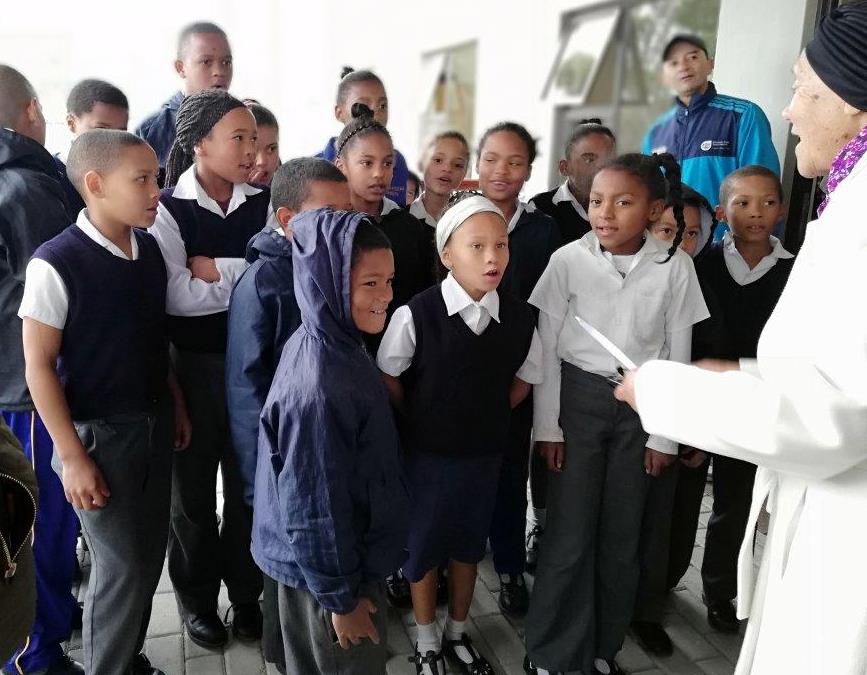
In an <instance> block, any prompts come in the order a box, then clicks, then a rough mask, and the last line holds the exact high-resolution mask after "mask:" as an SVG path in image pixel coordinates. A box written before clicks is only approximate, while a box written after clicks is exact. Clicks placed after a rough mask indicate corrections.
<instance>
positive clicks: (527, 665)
mask: <svg viewBox="0 0 867 675" xmlns="http://www.w3.org/2000/svg"><path fill="white" fill-rule="evenodd" d="M524 672H525V673H527V675H539V669H538V668H536V666H534V665H533V662H532V661H530V655H529V654H527V655H526V656H525V657H524ZM548 672H549V673H550V675H563V673H562V672H561V671H559V670H549V671H548Z"/></svg>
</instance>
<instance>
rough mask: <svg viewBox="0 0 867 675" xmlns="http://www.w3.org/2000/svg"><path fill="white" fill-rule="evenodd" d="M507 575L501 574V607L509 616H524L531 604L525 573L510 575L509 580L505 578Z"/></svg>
mask: <svg viewBox="0 0 867 675" xmlns="http://www.w3.org/2000/svg"><path fill="white" fill-rule="evenodd" d="M505 576H506V575H501V576H500V600H499V603H500V609H502V610H503V612H505V613H506V614H508V615H509V616H513V617H522V616H524V615H525V614H526V613H527V608H528V607H529V606H530V595H529V593H527V584H526V582H525V581H524V575H523V574H515V575H509V580H508V581H504V580H503V579H504V577H505Z"/></svg>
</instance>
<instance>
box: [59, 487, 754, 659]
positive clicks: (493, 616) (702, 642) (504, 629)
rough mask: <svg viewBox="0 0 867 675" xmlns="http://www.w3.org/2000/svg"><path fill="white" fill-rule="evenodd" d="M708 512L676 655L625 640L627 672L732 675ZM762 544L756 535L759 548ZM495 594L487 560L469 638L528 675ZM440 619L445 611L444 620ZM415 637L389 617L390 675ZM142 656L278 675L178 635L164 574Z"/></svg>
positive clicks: (254, 655)
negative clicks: (713, 592)
mask: <svg viewBox="0 0 867 675" xmlns="http://www.w3.org/2000/svg"><path fill="white" fill-rule="evenodd" d="M709 512H710V500H709V499H708V497H707V495H706V496H705V499H704V502H703V504H702V514H701V516H700V522H699V528H700V529H699V532H698V537H697V545H696V548H695V551H694V553H693V558H692V565H691V566H690V568H689V571H688V572H687V574H686V576H685V577H684V579H683V581H682V582H681V585H680V586H679V587H678V588H676V589H675V591H674V592H673V593H672V594H671V597H670V599H669V604H668V609H667V611H666V614H665V620H664V625H665V626H666V629H667V631H668V634H669V635H670V636H671V639H672V641H673V642H674V644H675V652H674V654H673V655H672V656H670V657H668V658H657V657H653V656H650V655H649V654H647V653H646V652H645V651H644V650H642V649H641V648H640V647H639V646H638V645H637V644H636V642H635V641H634V640H633V639H632V637H630V636H627V638H626V642H625V644H624V646H623V650H622V651H621V652H620V654H619V656H618V659H617V660H618V662H619V663H620V665H621V666H622V667H623V668H624V669H625V670H626V671H627V672H629V673H634V674H636V675H638V674H640V675H661V674H665V675H730V674H731V673H732V672H733V671H734V664H735V662H736V660H737V657H738V652H739V650H740V645H741V636H739V635H734V636H733V635H725V634H722V633H718V632H715V631H713V630H712V629H711V628H710V626H708V624H707V621H706V618H705V610H704V606H703V605H702V603H701V599H700V595H701V578H700V575H699V570H698V568H697V567H696V565H697V564H700V563H701V556H702V548H701V546H702V545H703V543H704V533H705V526H706V525H707V519H708V515H709ZM763 539H764V538H763V536H762V535H759V541H758V545H759V546H761V544H762V543H763ZM757 557H758V556H757ZM86 573H87V569H85V575H86ZM530 582H531V583H532V579H530ZM85 585H86V581H85V582H84V584H83V585H82V588H81V589H79V593H80V597H83V593H84V587H85ZM498 592H499V580H498V578H497V575H496V574H495V573H494V569H493V565H492V564H491V561H490V559H486V560H485V561H484V562H483V563H482V565H481V566H480V571H479V583H478V584H477V586H476V592H475V596H474V598H473V604H472V607H471V609H470V619H471V621H470V623H469V625H470V630H469V632H470V635H471V636H472V638H473V640H474V641H475V643H476V644H477V645H478V646H479V648H480V649H481V650H482V651H483V652H484V653H485V654H486V655H487V656H488V657H489V658H490V660H491V662H492V663H493V665H494V667H495V669H496V670H497V672H498V673H501V674H505V675H520V674H522V673H523V672H524V670H523V667H522V660H523V658H524V646H523V634H524V630H523V625H522V622H521V621H515V620H512V619H509V618H507V617H505V616H504V615H503V614H501V612H500V610H499V606H498V605H497V593H498ZM220 609H221V611H222V612H225V611H226V610H227V609H228V598H227V597H226V594H225V588H224V589H223V591H222V593H221V596H220ZM443 618H444V617H443V612H442V611H441V612H440V619H441V620H442V619H443ZM414 631H415V625H414V623H413V619H412V613H411V612H404V613H400V612H397V611H395V610H390V614H389V632H388V645H389V649H390V652H391V654H392V657H391V660H390V661H389V663H388V674H389V675H413V674H414V673H415V669H414V666H412V664H410V663H409V661H408V660H407V656H408V655H409V654H410V653H411V652H412V643H413V640H414ZM69 647H70V653H71V654H72V656H74V657H75V656H78V657H79V658H80V635H77V634H76V635H74V636H73V639H72V641H71V643H70V645H69ZM145 649H146V652H147V654H148V656H149V657H150V659H151V661H152V662H153V664H154V665H155V666H158V667H159V668H161V669H162V670H164V671H165V672H166V674H167V675H260V674H265V673H267V674H268V675H277V670H276V669H275V668H273V666H269V665H266V664H265V663H264V662H263V660H262V654H261V650H260V648H259V645H258V644H252V645H251V644H244V643H241V642H237V641H231V642H230V643H229V645H228V646H227V647H226V648H225V649H224V650H222V651H219V652H212V651H208V650H206V649H202V648H201V647H198V646H196V645H194V644H193V643H192V642H191V641H190V640H189V638H187V637H186V635H185V634H184V632H183V630H182V628H181V621H180V618H179V616H178V611H177V606H176V604H175V598H174V595H173V594H172V589H171V583H170V582H169V579H168V574H167V572H166V571H165V570H163V576H162V579H161V580H160V585H159V588H158V589H157V595H156V597H155V598H154V606H153V614H152V617H151V623H150V628H149V630H148V639H147V643H146V645H145Z"/></svg>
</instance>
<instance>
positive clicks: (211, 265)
mask: <svg viewBox="0 0 867 675" xmlns="http://www.w3.org/2000/svg"><path fill="white" fill-rule="evenodd" d="M187 267H189V268H190V274H192V275H193V278H194V279H201V280H202V281H206V282H207V283H209V284H211V283H214V282H217V281H219V280H220V272H219V271H218V270H217V262H216V261H215V260H214V259H213V258H208V257H207V256H204V255H194V256H193V257H192V258H188V259H187Z"/></svg>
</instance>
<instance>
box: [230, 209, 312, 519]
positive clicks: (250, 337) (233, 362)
mask: <svg viewBox="0 0 867 675" xmlns="http://www.w3.org/2000/svg"><path fill="white" fill-rule="evenodd" d="M247 261H248V262H249V263H251V264H250V267H248V268H247V269H246V270H245V271H244V274H242V275H241V278H240V279H238V283H237V284H235V288H234V290H233V291H232V299H231V301H230V302H229V339H228V343H227V346H226V402H227V404H228V406H229V427H230V429H231V431H232V445H233V447H234V449H235V454H236V456H237V458H238V468H239V470H240V472H241V480H242V482H243V486H244V499H245V500H246V501H247V503H248V504H250V505H251V506H252V505H253V483H254V481H255V479H256V447H257V445H258V439H259V414H260V413H261V412H262V406H263V405H265V398H266V397H267V396H268V390H269V389H270V388H271V380H273V379H274V372H275V371H276V370H277V364H278V363H279V361H280V354H281V353H282V352H283V345H284V344H286V341H287V340H288V339H289V336H290V335H292V333H294V332H295V330H296V329H297V328H298V326H300V325H301V312H300V311H299V310H298V303H297V302H296V301H295V290H294V284H293V283H292V243H291V242H290V241H289V239H287V238H286V237H284V236H283V235H282V234H281V233H279V232H277V231H275V230H274V228H273V227H271V226H270V225H267V226H265V228H264V229H263V230H262V231H261V232H260V233H259V234H257V235H256V236H255V237H253V238H252V239H251V240H250V243H249V244H248V246H247Z"/></svg>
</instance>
